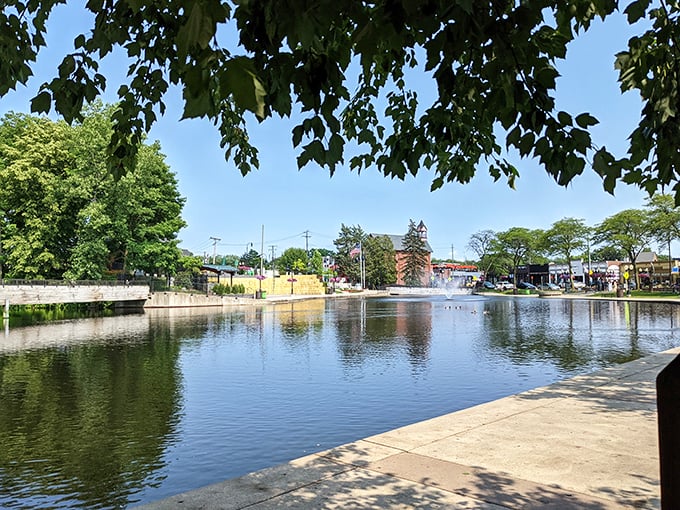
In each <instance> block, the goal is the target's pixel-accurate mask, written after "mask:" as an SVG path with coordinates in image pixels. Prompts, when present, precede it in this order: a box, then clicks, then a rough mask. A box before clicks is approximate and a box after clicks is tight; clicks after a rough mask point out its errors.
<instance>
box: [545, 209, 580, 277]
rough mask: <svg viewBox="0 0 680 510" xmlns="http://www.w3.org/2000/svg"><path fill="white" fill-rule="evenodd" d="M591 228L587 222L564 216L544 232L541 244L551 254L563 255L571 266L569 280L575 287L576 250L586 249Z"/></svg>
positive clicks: (568, 265) (569, 266)
mask: <svg viewBox="0 0 680 510" xmlns="http://www.w3.org/2000/svg"><path fill="white" fill-rule="evenodd" d="M589 233H590V229H589V228H588V227H587V226H586V224H585V222H584V221H583V220H580V219H576V218H563V219H561V220H558V221H556V222H555V223H553V224H552V226H551V227H550V228H549V229H548V230H546V231H545V232H544V233H543V237H542V238H541V241H540V242H541V245H542V247H543V249H544V251H545V252H546V253H548V254H551V255H557V256H560V257H563V258H564V260H565V262H566V263H567V267H568V268H569V282H570V283H571V288H572V289H573V288H574V271H573V269H572V267H571V263H572V261H573V259H574V254H575V252H578V251H580V250H584V249H585V248H586V246H587V244H588V235H589Z"/></svg>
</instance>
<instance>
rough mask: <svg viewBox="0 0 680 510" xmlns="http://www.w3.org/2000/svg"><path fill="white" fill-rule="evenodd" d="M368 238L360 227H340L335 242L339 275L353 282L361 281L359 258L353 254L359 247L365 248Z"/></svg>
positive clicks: (342, 225)
mask: <svg viewBox="0 0 680 510" xmlns="http://www.w3.org/2000/svg"><path fill="white" fill-rule="evenodd" d="M366 238H367V235H366V233H365V232H364V231H363V229H362V228H361V226H359V225H345V224H344V223H342V224H341V225H340V232H339V233H338V237H337V238H336V239H335V240H334V241H333V244H334V245H335V251H336V255H335V265H336V266H337V268H338V275H340V276H345V277H347V278H349V279H350V280H351V281H353V282H359V281H361V268H360V260H359V256H358V255H357V254H356V253H353V250H354V249H355V248H356V247H358V246H360V245H361V246H363V244H364V243H365V241H366Z"/></svg>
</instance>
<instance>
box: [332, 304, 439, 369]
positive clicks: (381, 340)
mask: <svg viewBox="0 0 680 510" xmlns="http://www.w3.org/2000/svg"><path fill="white" fill-rule="evenodd" d="M338 305H339V306H342V307H343V308H344V309H343V311H342V312H339V313H338V312H336V316H337V319H336V325H335V326H336V329H337V341H338V346H339V348H340V350H341V351H342V354H343V356H342V360H343V362H345V363H347V364H349V365H360V364H362V363H363V362H364V361H369V360H375V359H383V360H384V359H391V358H395V359H398V358H399V351H403V350H404V348H405V350H406V352H407V353H408V357H409V360H410V361H411V363H412V364H414V365H423V364H425V363H427V361H428V359H429V352H430V343H431V339H432V306H433V305H432V302H431V301H429V300H428V301H414V300H394V301H391V300H390V301H380V303H379V304H378V303H371V305H370V306H368V307H367V306H366V300H363V299H348V300H344V303H338Z"/></svg>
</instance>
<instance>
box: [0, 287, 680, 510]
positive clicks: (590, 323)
mask: <svg viewBox="0 0 680 510" xmlns="http://www.w3.org/2000/svg"><path fill="white" fill-rule="evenodd" d="M679 322H680V307H678V308H676V307H674V306H673V305H666V304H650V303H626V302H615V301H585V300H570V299H538V298H517V299H512V298H500V297H499V298H484V297H476V296H460V297H456V298H454V299H451V300H447V299H445V298H444V297H430V298H397V297H389V298H374V299H364V298H348V299H325V300H324V299H318V300H310V301H296V302H292V303H281V304H270V303H267V304H264V305H263V306H261V307H252V308H244V309H238V310H235V311H233V312H228V313H221V312H220V313H217V312H215V311H209V310H200V309H183V310H170V311H148V312H146V313H145V314H141V315H127V316H119V317H104V318H88V319H82V320H69V321H60V322H56V323H50V324H44V325H38V326H27V327H17V328H14V327H12V328H10V329H9V330H5V334H4V336H3V335H2V333H1V332H0V507H2V508H36V507H43V508H76V507H81V508H124V507H128V506H134V505H136V504H139V503H144V502H149V501H153V500H157V499H160V498H163V497H167V496H170V495H172V494H176V493H178V492H183V491H186V490H190V489H194V488H197V487H201V486H204V485H207V484H210V483H214V482H218V481H221V480H224V479H227V478H231V477H236V476H240V475H243V474H245V473H248V472H251V471H254V470H258V469H262V468H265V467H268V466H273V465H276V464H279V463H282V462H285V461H288V460H290V459H293V458H297V457H300V456H303V455H306V454H309V453H312V452H317V451H321V450H324V449H327V448H331V447H333V446H337V445H339V444H343V443H346V442H349V441H353V440H357V439H360V438H363V437H366V436H369V435H372V434H376V433H379V432H383V431H386V430H390V429H393V428H396V427H399V426H402V425H406V424H409V423H413V422H417V421H421V420H425V419H428V418H431V417H434V416H439V415H442V414H445V413H449V412H452V411H456V410H459V409H463V408H466V407H470V406H473V405H476V404H479V403H483V402H487V401H489V400H494V399H497V398H500V397H503V396H506V395H510V394H513V393H517V392H520V391H524V390H527V389H530V388H534V387H537V386H542V385H545V384H549V383H551V382H554V381H557V380H560V379H564V378H568V377H571V376H574V375H576V374H580V373H584V372H590V371H593V370H595V369H598V368H601V367H606V366H611V365H613V364H616V363H622V362H626V361H630V360H633V359H636V358H638V357H641V356H645V355H647V354H651V353H654V352H659V351H662V350H666V349H669V348H671V347H675V346H677V345H680V338H679V336H680V335H679V334H678V333H676V332H675V331H674V329H675V327H674V326H675V325H677V324H678V323H679Z"/></svg>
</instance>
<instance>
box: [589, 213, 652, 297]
mask: <svg viewBox="0 0 680 510" xmlns="http://www.w3.org/2000/svg"><path fill="white" fill-rule="evenodd" d="M652 232H653V229H652V228H651V226H650V222H649V215H648V214H647V212H646V211H642V210H640V209H626V210H624V211H621V212H618V213H616V214H614V215H612V216H609V217H608V218H605V219H604V220H603V221H602V223H600V224H599V225H597V226H596V228H595V238H596V240H597V242H599V243H608V244H612V245H614V246H617V247H618V248H620V249H621V250H623V251H624V252H625V254H626V255H627V256H628V260H629V261H630V262H631V263H632V265H633V273H634V274H633V275H632V276H633V278H634V279H635V284H636V287H637V288H638V289H639V288H640V279H639V276H638V270H637V262H636V261H637V258H638V255H640V253H641V252H642V251H643V250H644V249H645V248H647V247H648V245H649V242H650V241H651V240H652V238H653V237H652Z"/></svg>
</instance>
